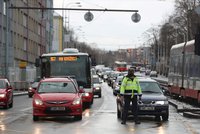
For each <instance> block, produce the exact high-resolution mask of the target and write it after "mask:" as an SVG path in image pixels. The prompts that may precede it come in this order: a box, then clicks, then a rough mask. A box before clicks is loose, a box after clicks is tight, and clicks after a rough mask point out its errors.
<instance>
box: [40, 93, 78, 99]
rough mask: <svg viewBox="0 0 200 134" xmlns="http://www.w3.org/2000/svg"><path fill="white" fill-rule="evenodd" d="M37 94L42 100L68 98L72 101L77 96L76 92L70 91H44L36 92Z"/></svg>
mask: <svg viewBox="0 0 200 134" xmlns="http://www.w3.org/2000/svg"><path fill="white" fill-rule="evenodd" d="M38 96H39V97H40V98H41V99H42V100H43V101H47V100H59V101H61V100H68V101H73V100H74V98H75V97H77V94H72V93H44V94H38Z"/></svg>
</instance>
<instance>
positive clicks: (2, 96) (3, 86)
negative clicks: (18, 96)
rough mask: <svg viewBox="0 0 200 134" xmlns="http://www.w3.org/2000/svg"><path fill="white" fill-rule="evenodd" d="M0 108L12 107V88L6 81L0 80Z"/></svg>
mask: <svg viewBox="0 0 200 134" xmlns="http://www.w3.org/2000/svg"><path fill="white" fill-rule="evenodd" d="M0 106H3V107H4V108H5V109H7V108H9V107H12V106H13V88H12V86H11V84H10V82H9V81H8V80H7V79H0Z"/></svg>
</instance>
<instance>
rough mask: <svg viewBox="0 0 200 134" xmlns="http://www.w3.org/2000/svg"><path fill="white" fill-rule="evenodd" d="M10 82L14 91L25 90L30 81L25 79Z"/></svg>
mask: <svg viewBox="0 0 200 134" xmlns="http://www.w3.org/2000/svg"><path fill="white" fill-rule="evenodd" d="M10 83H11V85H12V87H13V89H14V90H16V91H27V90H28V87H29V85H30V82H27V81H15V82H10Z"/></svg>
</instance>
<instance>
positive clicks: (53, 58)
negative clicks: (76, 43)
mask: <svg viewBox="0 0 200 134" xmlns="http://www.w3.org/2000/svg"><path fill="white" fill-rule="evenodd" d="M50 61H77V56H67V57H63V56H62V57H50Z"/></svg>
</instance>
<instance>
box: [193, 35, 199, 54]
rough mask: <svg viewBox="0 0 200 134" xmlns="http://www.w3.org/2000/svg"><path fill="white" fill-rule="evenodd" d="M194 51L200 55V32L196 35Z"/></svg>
mask: <svg viewBox="0 0 200 134" xmlns="http://www.w3.org/2000/svg"><path fill="white" fill-rule="evenodd" d="M194 53H195V55H199V56H200V34H196V35H195V43H194Z"/></svg>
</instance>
